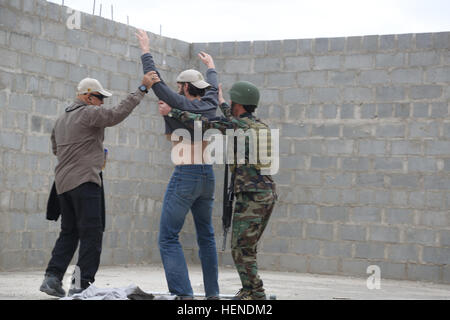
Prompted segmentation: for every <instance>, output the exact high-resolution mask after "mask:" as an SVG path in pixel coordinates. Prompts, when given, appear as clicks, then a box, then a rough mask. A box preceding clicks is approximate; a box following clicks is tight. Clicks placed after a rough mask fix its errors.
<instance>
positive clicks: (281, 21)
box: [50, 0, 450, 43]
mask: <svg viewBox="0 0 450 320" xmlns="http://www.w3.org/2000/svg"><path fill="white" fill-rule="evenodd" d="M50 1H51V2H55V3H59V4H61V3H62V1H63V0H50ZM95 2H96V8H95V14H96V15H100V4H102V13H101V15H102V17H104V18H108V19H110V18H111V5H113V6H114V20H115V21H119V22H122V23H127V16H128V17H129V22H130V25H132V26H134V27H138V28H143V29H145V30H147V31H150V32H153V33H156V34H159V33H160V31H162V35H163V36H166V37H170V38H175V39H179V40H183V41H186V42H191V43H194V42H224V41H251V40H283V39H308V38H325V37H326V38H328V37H348V36H362V35H382V34H402V33H423V32H441V31H450V0H308V1H305V0H203V1H197V0H95ZM64 4H65V5H66V6H69V7H71V8H73V9H76V10H79V11H83V12H88V13H92V12H93V10H94V0H64Z"/></svg>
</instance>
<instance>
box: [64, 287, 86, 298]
mask: <svg viewBox="0 0 450 320" xmlns="http://www.w3.org/2000/svg"><path fill="white" fill-rule="evenodd" d="M84 290H86V289H83V288H70V289H69V293H68V294H67V296H69V297H71V296H73V295H74V294H79V293H82V292H83V291H84Z"/></svg>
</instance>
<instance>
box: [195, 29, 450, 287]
mask: <svg viewBox="0 0 450 320" xmlns="http://www.w3.org/2000/svg"><path fill="white" fill-rule="evenodd" d="M200 49H203V50H206V51H208V52H213V53H215V55H216V56H217V59H216V60H217V65H218V71H219V74H220V75H221V79H222V81H223V82H224V85H225V86H226V87H228V88H229V86H230V85H231V84H232V83H233V82H234V81H236V80H250V81H252V82H254V83H255V84H256V85H258V86H259V87H261V89H262V98H261V105H260V107H259V108H258V110H257V114H258V116H259V117H261V118H262V119H264V120H266V121H267V122H268V123H269V124H270V125H271V127H272V128H278V129H279V130H280V153H281V159H280V172H279V174H278V175H277V176H276V177H275V180H276V181H277V183H278V190H279V195H280V201H279V203H278V205H277V207H276V209H275V212H274V214H273V217H272V220H271V222H270V224H269V226H268V230H267V231H266V233H265V234H264V236H263V240H262V244H261V247H260V250H259V253H260V260H259V264H260V266H262V267H264V268H267V269H271V270H283V271H297V272H310V273H320V274H340V275H357V276H367V274H366V270H367V267H368V266H370V265H378V266H379V267H380V269H381V277H382V278H383V277H384V278H393V279H409V280H423V281H433V282H441V283H450V265H449V263H450V247H449V246H450V243H449V242H448V237H449V233H450V211H449V209H450V166H449V165H448V163H449V161H450V160H449V158H450V135H449V134H450V113H449V112H450V110H449V101H450V87H449V82H450V77H449V74H450V60H449V57H450V50H449V49H450V33H448V32H442V33H428V34H403V35H382V36H363V37H348V38H331V39H302V40H283V41H255V42H234V43H233V42H230V43H203V44H193V46H192V54H194V53H195V52H197V51H198V50H200ZM197 67H200V68H201V66H200V65H199V64H198V65H197Z"/></svg>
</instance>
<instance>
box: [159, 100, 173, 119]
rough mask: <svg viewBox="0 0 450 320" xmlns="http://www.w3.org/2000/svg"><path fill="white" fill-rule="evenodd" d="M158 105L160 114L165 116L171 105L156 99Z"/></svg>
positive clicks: (170, 109)
mask: <svg viewBox="0 0 450 320" xmlns="http://www.w3.org/2000/svg"><path fill="white" fill-rule="evenodd" d="M158 107H159V114H160V115H162V116H167V115H168V114H169V112H170V111H172V107H171V106H169V105H168V104H167V103H165V102H164V101H161V100H160V101H158Z"/></svg>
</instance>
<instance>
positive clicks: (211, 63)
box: [198, 51, 216, 69]
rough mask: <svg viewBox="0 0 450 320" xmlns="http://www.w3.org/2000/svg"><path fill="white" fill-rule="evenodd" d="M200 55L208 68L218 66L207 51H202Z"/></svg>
mask: <svg viewBox="0 0 450 320" xmlns="http://www.w3.org/2000/svg"><path fill="white" fill-rule="evenodd" d="M198 57H199V58H200V60H202V62H203V63H204V64H205V65H206V67H207V68H208V69H215V68H216V67H215V65H214V59H213V58H212V57H211V56H210V55H209V54H207V53H206V52H203V51H200V53H199V54H198Z"/></svg>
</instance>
